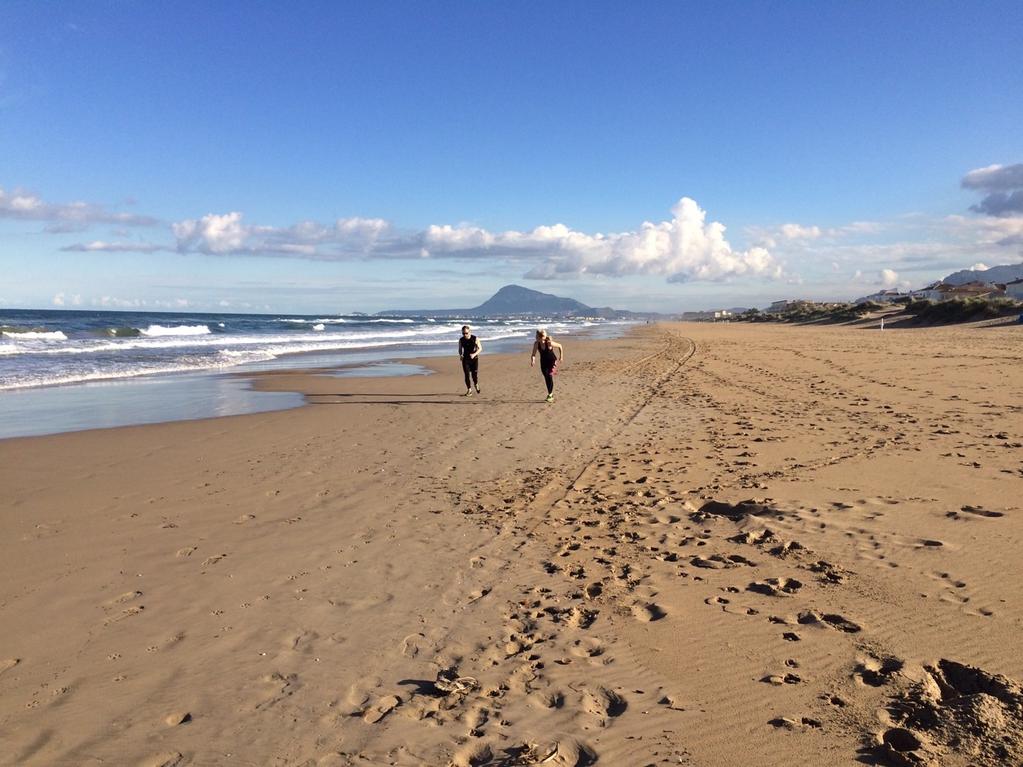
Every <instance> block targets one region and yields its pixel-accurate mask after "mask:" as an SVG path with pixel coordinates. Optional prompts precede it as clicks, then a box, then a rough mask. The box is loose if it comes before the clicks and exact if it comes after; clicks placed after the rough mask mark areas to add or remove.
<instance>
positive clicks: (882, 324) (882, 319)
mask: <svg viewBox="0 0 1023 767" xmlns="http://www.w3.org/2000/svg"><path fill="white" fill-rule="evenodd" d="M881 330H884V317H882V318H881Z"/></svg>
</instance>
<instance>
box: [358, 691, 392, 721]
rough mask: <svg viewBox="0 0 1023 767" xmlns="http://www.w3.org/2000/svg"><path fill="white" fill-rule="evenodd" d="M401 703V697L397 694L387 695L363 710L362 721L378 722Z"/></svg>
mask: <svg viewBox="0 0 1023 767" xmlns="http://www.w3.org/2000/svg"><path fill="white" fill-rule="evenodd" d="M399 705H401V698H400V697H398V696H397V695H385V696H384V697H382V698H379V699H378V700H377V702H376V703H374V704H373V705H372V706H370V707H369V708H368V709H366V710H365V711H364V712H363V714H362V721H364V722H366V724H376V723H377V722H379V721H380V720H381V719H383V718H384V717H385V716H387V715H388V714H389V713H391V712H392V711H394V709H396V708H397V707H398V706H399Z"/></svg>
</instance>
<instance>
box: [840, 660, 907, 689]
mask: <svg viewBox="0 0 1023 767" xmlns="http://www.w3.org/2000/svg"><path fill="white" fill-rule="evenodd" d="M903 666H905V663H904V662H903V661H901V660H899V659H898V658H890V657H885V658H874V657H869V658H865V659H863V660H861V661H860V662H859V663H857V664H856V668H854V669H853V677H854V678H855V679H856V680H858V681H859V682H862V683H863V684H865V685H868V686H870V687H883V686H884V685H886V684H888V683H889V682H890V681H891V680H892V677H894V676H895V675H896V674H898V673H899V672H900V671H902V668H903Z"/></svg>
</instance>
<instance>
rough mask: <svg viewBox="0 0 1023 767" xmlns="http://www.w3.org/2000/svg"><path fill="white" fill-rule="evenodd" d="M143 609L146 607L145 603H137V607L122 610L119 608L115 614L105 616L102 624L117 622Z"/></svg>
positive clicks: (107, 624)
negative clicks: (119, 610)
mask: <svg viewBox="0 0 1023 767" xmlns="http://www.w3.org/2000/svg"><path fill="white" fill-rule="evenodd" d="M145 609H146V606H145V605H138V606H137V607H128V608H125V609H124V610H121V612H119V613H117V615H111V616H110V617H108V618H106V619H105V620H104V621H103V625H104V626H109V625H110V624H112V623H118V622H120V621H123V620H125V619H126V618H131V617H132V616H133V615H138V614H139V613H141V612H142V611H143V610H145Z"/></svg>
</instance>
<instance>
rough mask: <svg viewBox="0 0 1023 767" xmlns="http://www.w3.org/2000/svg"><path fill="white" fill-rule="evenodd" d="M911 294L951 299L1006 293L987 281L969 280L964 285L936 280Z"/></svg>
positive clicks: (936, 298)
mask: <svg viewBox="0 0 1023 767" xmlns="http://www.w3.org/2000/svg"><path fill="white" fill-rule="evenodd" d="M909 295H910V296H912V297H913V298H924V299H927V300H928V301H951V300H952V299H954V298H999V297H1001V296H1004V295H1005V290H1004V289H1003V288H1001V287H999V286H998V285H992V284H990V283H987V282H967V283H965V284H963V285H949V284H948V283H947V282H935V283H934V284H932V285H928V286H927V287H926V288H924V289H922V290H914V291H913V292H911V293H910V294H909Z"/></svg>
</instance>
